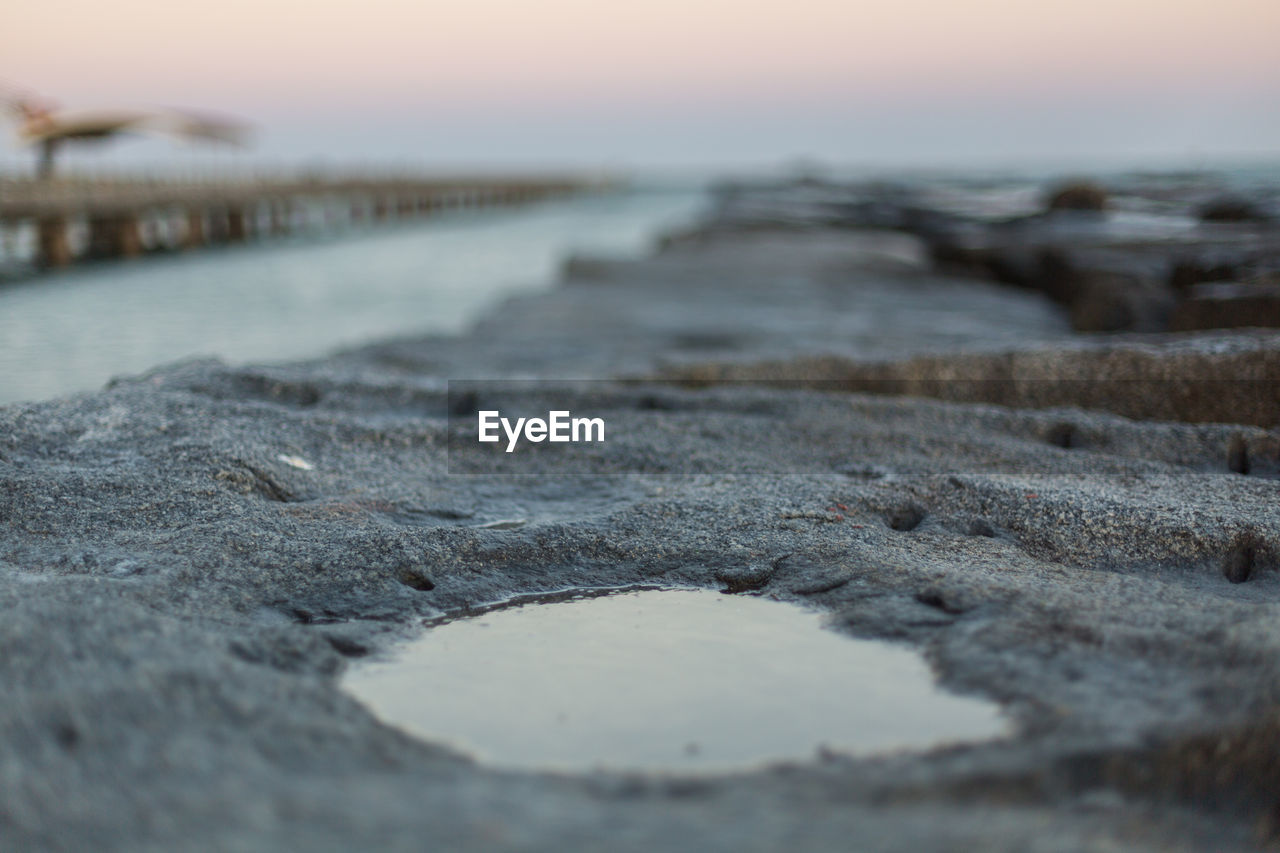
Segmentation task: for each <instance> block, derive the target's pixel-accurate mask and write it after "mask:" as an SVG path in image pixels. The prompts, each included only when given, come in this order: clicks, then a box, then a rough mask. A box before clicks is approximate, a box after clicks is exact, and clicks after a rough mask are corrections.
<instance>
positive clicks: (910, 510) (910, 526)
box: [884, 504, 924, 531]
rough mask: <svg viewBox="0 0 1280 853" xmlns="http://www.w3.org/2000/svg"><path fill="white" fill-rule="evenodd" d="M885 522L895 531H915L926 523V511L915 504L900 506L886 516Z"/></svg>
mask: <svg viewBox="0 0 1280 853" xmlns="http://www.w3.org/2000/svg"><path fill="white" fill-rule="evenodd" d="M884 521H885V524H887V525H889V526H890V527H892V528H893V529H894V530H902V531H907V530H915V529H916V528H917V527H919V526H920V522H922V521H924V510H923V509H921V508H920V507H918V506H916V505H915V504H908V505H907V506H900V507H898V508H897V509H895V510H892V511H891V512H890V513H889V514H888V515H886V516H885V519H884Z"/></svg>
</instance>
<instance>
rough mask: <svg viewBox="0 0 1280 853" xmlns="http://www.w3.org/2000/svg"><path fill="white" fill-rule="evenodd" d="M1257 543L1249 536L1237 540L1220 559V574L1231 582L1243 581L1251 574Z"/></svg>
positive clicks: (1256, 552) (1256, 553)
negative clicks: (1223, 557) (1221, 559)
mask: <svg viewBox="0 0 1280 853" xmlns="http://www.w3.org/2000/svg"><path fill="white" fill-rule="evenodd" d="M1257 555H1258V544H1257V542H1256V541H1255V540H1254V539H1253V537H1251V536H1246V537H1244V538H1243V539H1240V540H1238V541H1237V542H1236V543H1235V545H1233V546H1232V547H1231V550H1230V551H1228V552H1227V556H1226V559H1224V560H1223V561H1222V575H1223V577H1225V578H1226V579H1227V580H1229V581H1231V582H1232V583H1244V582H1245V581H1247V580H1248V579H1249V578H1250V577H1251V576H1252V575H1253V569H1254V562H1255V560H1256V558H1257Z"/></svg>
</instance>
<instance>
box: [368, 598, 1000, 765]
mask: <svg viewBox="0 0 1280 853" xmlns="http://www.w3.org/2000/svg"><path fill="white" fill-rule="evenodd" d="M343 684H344V687H345V688H346V689H347V690H348V691H349V692H350V693H352V694H353V695H354V696H356V698H358V699H359V700H360V701H362V702H363V703H365V705H367V706H368V707H369V708H371V709H372V710H373V712H374V713H375V714H377V716H378V717H379V718H380V719H382V720H384V721H385V722H387V723H389V724H391V725H394V726H397V727H399V728H401V729H403V730H405V731H407V732H409V733H411V734H413V735H416V736H419V737H422V738H426V739H430V740H434V741H440V742H444V743H448V744H451V745H453V746H455V747H457V748H459V749H461V750H462V751H464V752H467V753H469V754H471V755H474V756H475V757H476V758H477V759H478V760H480V761H483V762H485V763H488V764H493V765H500V766H505V767H513V768H527V769H557V770H589V769H594V768H599V767H604V768H609V769H616V770H656V771H664V772H696V773H705V772H718V771H724V770H732V769H738V768H744V767H752V766H756V765H760V764H763V763H766V762H769V761H774V760H781V759H807V758H811V757H813V756H814V754H815V752H816V751H817V750H819V749H828V750H832V751H836V752H843V753H849V754H856V755H866V754H869V753H877V752H885V751H891V750H895V749H902V748H910V749H923V748H928V747H932V746H937V745H940V744H944V743H955V742H960V741H972V740H983V739H987V738H992V737H996V736H999V735H1001V734H1004V733H1005V732H1006V730H1007V726H1006V724H1005V723H1004V721H1003V720H1002V718H1001V717H1000V715H999V711H998V708H997V706H995V705H994V704H992V703H990V702H986V701H982V700H978V699H973V698H968V697H963V696H956V695H954V694H951V693H947V692H945V691H943V690H941V689H939V688H938V687H937V686H936V685H935V684H934V679H933V675H932V673H931V671H930V670H929V667H928V666H927V665H926V664H925V663H924V660H923V659H922V658H921V657H920V655H918V654H916V653H915V652H913V651H911V650H909V649H904V648H899V647H897V646H892V645H888V644H886V643H880V642H873V641H868V640H855V639H851V638H849V637H845V636H842V635H840V634H837V633H835V632H834V631H830V630H827V629H825V628H823V627H822V622H821V617H820V616H819V615H818V614H816V613H813V612H811V611H808V610H805V609H803V608H800V607H796V606H793V605H790V604H783V603H779V602H775V601H767V600H764V599H759V598H750V597H744V596H738V595H722V594H720V593H717V592H712V591H708V590H662V591H646V592H631V593H621V594H616V595H609V596H602V597H596V598H586V599H579V600H574V601H568V602H562V603H556V604H530V605H524V606H521V607H513V608H509V609H505V610H496V611H492V612H489V613H486V614H484V615H482V616H475V617H471V618H466V619H459V620H457V621H454V622H449V623H447V624H444V625H441V626H438V627H435V628H432V629H431V630H429V631H428V632H427V633H426V634H425V635H423V637H422V638H421V639H419V640H417V641H416V642H414V643H412V644H410V645H409V646H407V647H405V648H403V649H401V650H400V652H399V653H398V654H397V656H396V657H395V658H394V659H393V660H390V661H383V662H371V663H366V664H363V665H360V666H356V667H353V669H352V671H351V672H350V673H349V674H348V676H347V677H346V679H345V680H344V683H343Z"/></svg>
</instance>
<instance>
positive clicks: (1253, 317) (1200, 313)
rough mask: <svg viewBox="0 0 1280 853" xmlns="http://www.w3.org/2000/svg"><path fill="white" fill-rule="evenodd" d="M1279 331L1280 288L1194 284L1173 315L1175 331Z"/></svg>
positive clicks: (1279, 285)
mask: <svg viewBox="0 0 1280 853" xmlns="http://www.w3.org/2000/svg"><path fill="white" fill-rule="evenodd" d="M1248 326H1257V327H1267V328H1273V329H1274V328H1280V284H1244V283H1241V282H1224V283H1216V284H1197V285H1195V286H1193V287H1191V288H1190V290H1189V292H1188V293H1187V295H1186V296H1184V297H1183V298H1182V300H1181V301H1180V302H1179V303H1178V305H1177V307H1176V308H1175V309H1174V311H1173V315H1172V317H1171V319H1170V322H1169V327H1170V328H1171V329H1172V330H1174V331H1190V330H1195V329H1234V328H1242V327H1248Z"/></svg>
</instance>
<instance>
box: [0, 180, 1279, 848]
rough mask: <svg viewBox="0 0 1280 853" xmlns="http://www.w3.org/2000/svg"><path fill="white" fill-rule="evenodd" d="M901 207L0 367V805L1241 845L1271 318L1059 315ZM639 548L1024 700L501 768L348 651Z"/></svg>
mask: <svg viewBox="0 0 1280 853" xmlns="http://www.w3.org/2000/svg"><path fill="white" fill-rule="evenodd" d="M824 191H825V190H824ZM744 207H747V208H749V207H750V205H749V204H746V202H744ZM815 207H816V204H815V203H813V200H812V199H810V202H809V203H808V206H807V207H806V208H805V211H806V212H805V215H816V214H814V211H813V209H814V208H815ZM918 248H919V245H918V244H917V242H916V241H915V240H914V239H912V238H909V237H905V236H904V235H902V234H900V233H899V234H894V235H886V234H884V233H881V232H860V231H851V230H847V229H836V228H830V229H820V228H811V227H806V228H795V227H792V226H791V225H788V226H787V227H786V228H784V229H772V230H770V229H765V228H761V229H757V230H755V231H751V232H747V231H724V232H718V233H714V234H713V235H712V236H710V237H708V238H707V239H705V240H701V239H700V240H697V241H691V242H689V243H687V244H683V245H681V246H679V247H678V248H677V249H673V250H672V251H670V252H667V253H664V254H662V255H659V256H657V257H654V258H650V259H646V260H643V261H638V262H635V263H633V264H629V263H619V264H617V265H614V266H612V267H610V268H609V269H608V270H607V282H608V285H607V286H599V287H597V286H582V287H562V288H558V289H556V290H553V291H550V292H546V293H539V294H536V295H530V296H526V297H521V298H517V299H512V300H510V301H508V302H506V303H504V304H503V305H501V306H499V307H497V308H495V309H494V311H493V312H492V313H490V314H489V315H488V316H487V317H486V318H485V319H484V320H483V321H482V322H481V323H480V324H479V325H478V326H477V328H476V329H475V330H474V331H473V332H471V333H469V334H466V335H462V336H458V337H449V338H425V339H420V340H409V339H405V340H399V341H392V342H386V343H381V344H376V345H371V346H368V347H362V348H359V349H356V350H352V351H348V352H345V353H342V354H340V355H337V356H334V357H331V358H326V359H322V360H318V361H315V362H311V363H306V364H293V365H277V366H270V367H231V366H227V365H224V364H221V363H219V362H216V361H207V360H206V361H192V362H187V363H183V364H178V365H172V366H169V367H164V368H159V369H156V370H154V371H152V372H150V373H149V374H147V375H145V376H142V377H132V378H122V379H120V380H118V381H116V382H114V383H113V384H112V385H111V387H109V388H107V389H105V390H103V391H101V392H99V393H93V394H81V395H76V396H74V397H69V398H66V399H62V400H55V401H49V402H43V403H32V404H21V405H11V406H4V407H0V522H2V523H3V531H4V533H3V535H0V617H2V618H0V694H2V695H3V696H4V701H3V702H0V835H2V842H0V843H3V845H4V847H5V848H6V849H15V850H28V849H93V850H108V851H109V850H139V849H153V850H155V849H159V850H164V849H184V848H192V847H196V848H199V849H234V850H248V851H256V850H278V849H344V850H366V849H386V848H397V847H413V848H416V847H443V848H447V849H450V850H461V851H467V850H475V851H480V850H493V849H518V850H527V851H559V850H565V849H577V848H583V847H587V848H607V849H610V850H618V851H652V850H671V851H685V850H688V851H704V850H735V851H736V850H742V851H767V850H777V849H779V848H784V847H785V848H786V849H788V850H793V851H796V853H800V851H810V850H812V851H825V850H844V849H880V848H895V849H911V850H920V851H943V850H954V849H983V850H986V849H1009V850H1015V849H1016V850H1021V849H1037V848H1042V847H1044V846H1045V844H1046V843H1049V844H1050V845H1051V846H1055V847H1060V848H1062V849H1090V848H1097V849H1104V848H1105V849H1125V850H1136V851H1156V850H1168V849H1178V848H1181V849H1214V850H1241V849H1249V848H1250V847H1251V845H1252V838H1253V836H1252V834H1251V833H1253V832H1254V829H1255V827H1257V826H1260V825H1262V826H1271V824H1270V823H1268V821H1272V820H1273V819H1274V808H1275V778H1274V777H1275V772H1274V768H1275V767H1276V766H1277V764H1276V761H1275V748H1276V747H1275V745H1276V732H1277V731H1280V729H1277V726H1276V723H1275V717H1274V715H1275V708H1276V707H1277V706H1278V705H1280V632H1278V631H1277V628H1276V626H1277V624H1278V623H1277V619H1276V604H1275V602H1276V600H1277V590H1280V516H1277V514H1276V512H1275V506H1276V503H1277V500H1276V499H1277V491H1276V481H1275V480H1274V477H1275V476H1276V474H1277V472H1280V431H1278V430H1277V429H1276V428H1275V425H1276V424H1277V422H1278V421H1277V415H1278V412H1277V407H1278V406H1280V395H1276V394H1274V393H1270V392H1273V391H1274V386H1275V381H1276V377H1277V375H1278V374H1277V370H1276V368H1277V365H1278V361H1277V360H1278V359H1280V339H1278V338H1277V334H1276V333H1234V334H1226V333H1218V334H1213V335H1192V336H1187V337H1181V338H1179V337H1174V338H1167V337H1156V338H1137V339H1110V338H1104V339H1099V340H1091V341H1086V342H1080V341H1078V340H1076V339H1074V338H1073V337H1072V336H1071V334H1070V331H1069V330H1068V329H1067V328H1066V327H1065V323H1064V320H1063V318H1062V317H1061V311H1060V310H1059V309H1058V307H1057V306H1055V305H1054V304H1052V303H1050V302H1049V300H1048V299H1046V298H1045V297H1044V296H1043V295H1041V294H1039V293H1032V292H1026V291H1018V290H1012V289H1009V288H1002V287H997V286H994V285H991V284H989V283H984V282H981V281H974V280H972V279H957V278H953V277H946V276H940V275H938V274H937V273H936V272H931V271H928V270H925V269H922V268H921V267H920V265H918V264H915V263H909V262H907V260H909V258H908V256H912V257H914V254H915V252H916V250H917V249H918ZM890 260H892V262H891V263H890V262H889V261H890ZM584 272H591V273H592V274H593V275H594V274H596V272H604V271H603V270H594V271H593V270H590V269H587V270H584ZM601 280H604V279H601ZM714 359H723V360H722V361H715V360H714ZM584 374H586V375H587V376H588V377H591V378H594V379H595V380H596V381H588V380H587V379H582V378H581V377H583V376H584ZM458 376H472V377H475V376H481V377H491V378H497V379H501V378H504V377H505V378H511V377H520V380H519V381H518V382H515V383H513V384H514V386H515V387H513V388H507V389H501V388H498V389H496V390H495V389H494V388H493V387H492V386H490V387H488V388H481V389H480V390H478V391H472V392H470V396H468V392H466V391H464V392H462V393H460V394H453V395H451V394H450V389H449V383H448V380H449V379H450V378H456V377H458ZM566 376H572V377H580V378H579V379H576V380H574V381H569V380H565V379H563V378H561V377H566ZM618 376H631V377H640V378H648V379H655V378H659V379H669V380H677V379H692V380H696V381H699V382H700V387H682V386H681V385H680V384H679V383H678V382H676V381H666V382H662V383H659V384H655V383H653V382H635V381H628V382H622V381H612V379H611V377H618ZM738 380H746V381H738ZM1224 380H1225V381H1224ZM751 383H760V384H751ZM765 383H771V386H766V384H765ZM774 386H776V387H774ZM861 392H872V393H861ZM891 394H896V395H899V396H889V395H891ZM925 396H932V397H934V398H936V399H920V398H921V397H925ZM964 400H968V401H983V402H984V404H982V405H974V404H969V403H963V402H957V401H964ZM494 401H497V403H498V404H499V405H505V402H504V401H511V402H513V403H520V404H522V405H526V406H527V407H528V408H530V409H531V410H533V411H548V410H551V409H555V408H560V407H562V406H569V407H571V408H572V409H573V410H574V411H575V413H583V414H588V413H589V414H591V415H593V416H599V417H603V418H604V419H605V420H606V422H607V423H608V425H609V433H608V435H609V436H610V438H609V440H608V441H607V442H605V443H603V444H601V445H599V446H596V447H593V448H592V449H591V455H590V456H589V457H588V458H587V462H589V463H590V464H589V465H587V466H584V467H582V468H578V469H573V470H566V469H565V468H564V467H563V458H562V457H559V456H556V455H554V454H543V453H531V454H529V455H527V456H521V457H520V459H519V460H517V461H515V462H513V461H512V460H511V459H510V458H509V457H508V456H507V455H506V454H504V453H500V452H499V453H492V452H488V451H487V450H480V449H478V445H474V444H469V443H467V442H462V443H457V442H451V438H453V437H455V435H456V434H458V433H459V432H461V431H462V430H461V427H462V426H465V425H466V424H467V423H469V421H470V419H471V418H472V417H474V416H475V411H476V410H477V409H478V407H480V406H487V405H494V404H495V403H494ZM990 403H994V404H995V405H989V404H990ZM1067 406H1071V407H1076V408H1074V409H1071V410H1067V411H1064V410H1063V409H1062V407H1067ZM1037 407H1053V408H1054V410H1053V411H1038V410H1036V409H1037ZM1136 418H1147V419H1148V420H1135V419H1136ZM1189 422H1194V423H1189ZM1250 424H1254V425H1252V426H1251V425H1250ZM512 465H517V466H521V467H516V468H512V467H511V466H512ZM463 471H466V472H470V473H475V474H477V475H478V476H469V475H468V474H465V473H461V472H463ZM512 519H518V520H519V521H520V522H521V523H519V524H515V523H507V522H505V521H503V520H512ZM655 584H663V585H674V586H695V587H702V588H710V589H719V588H731V589H734V590H736V591H738V592H739V594H744V595H751V594H762V595H770V596H777V597H779V598H781V599H785V600H791V601H807V602H811V603H812V605H813V606H815V607H818V608H821V610H822V612H824V613H826V614H827V615H828V616H829V618H831V620H832V627H833V629H834V630H839V631H844V632H847V633H849V634H853V635H860V636H870V637H877V638H881V639H886V638H888V639H893V640H895V641H897V642H900V643H904V644H907V645H909V646H911V647H913V648H916V649H918V650H920V651H921V652H922V653H924V654H925V655H926V658H927V660H928V661H929V663H930V665H931V666H932V667H933V669H934V671H935V672H936V673H937V675H938V677H939V679H940V680H941V682H942V684H943V685H944V686H945V687H946V688H948V689H952V690H957V691H961V692H963V693H968V694H972V695H976V696H983V697H988V698H990V699H993V700H995V701H999V702H1000V703H1001V704H1002V705H1003V707H1004V709H1005V712H1006V714H1007V716H1008V719H1009V720H1010V722H1011V725H1012V727H1013V728H1012V731H1011V734H1010V736H1009V737H1008V738H1006V739H1003V740H999V741H994V742H984V743H975V744H964V745H956V746H954V747H949V748H945V749H939V750H935V751H931V752H925V753H921V752H910V751H902V752H897V753H894V754H890V755H883V756H878V757H863V756H847V755H843V754H840V753H839V751H838V750H833V749H821V750H818V751H817V752H816V754H815V756H814V758H813V759H812V760H809V761H803V760H802V761H796V762H793V763H792V764H791V765H789V766H785V767H774V768H768V769H762V770H760V771H758V772H752V773H741V774H731V775H723V776H711V777H706V778H699V779H692V780H682V779H663V778H652V777H645V776H637V775H634V774H626V773H616V772H609V771H602V772H599V773H594V774H584V775H573V774H554V773H548V774H536V773H514V772H504V771H501V770H496V769H493V768H492V767H491V766H489V765H487V764H485V763H483V762H481V763H477V762H474V761H471V760H469V759H467V758H465V757H463V756H460V755H459V754H458V753H457V752H456V751H454V750H452V749H451V748H449V747H447V746H445V745H444V744H443V742H442V743H435V742H428V741H419V740H414V739H411V738H409V737H407V736H405V735H404V734H402V733H400V732H399V731H397V730H395V729H392V728H390V727H388V726H385V725H382V724H380V723H379V722H378V720H377V719H375V718H374V717H373V716H372V715H371V714H370V713H369V712H368V711H367V710H366V709H365V708H363V707H362V706H360V705H358V704H357V703H356V702H355V701H354V700H352V699H351V698H350V697H348V696H347V695H346V694H345V693H344V692H343V691H342V690H341V689H340V680H341V678H342V672H343V670H344V668H345V667H347V666H349V665H351V661H352V660H356V659H359V658H360V657H362V656H373V657H377V656H378V655H382V654H386V653H389V652H391V651H392V650H394V648H395V644H396V643H397V642H398V641H400V640H403V639H405V638H408V637H411V636H414V635H415V634H416V633H417V632H420V631H422V630H424V629H426V628H425V626H428V625H431V624H435V623H437V622H438V620H440V619H442V618H448V617H449V616H451V615H458V614H464V613H470V612H474V611H475V610H477V609H481V608H483V607H485V606H489V605H494V604H495V603H498V602H503V601H510V600H512V599H513V598H516V597H518V596H529V595H533V596H537V595H542V594H546V593H548V592H552V593H558V594H560V595H565V594H567V593H566V591H573V590H582V589H596V590H599V589H603V588H612V587H619V586H634V585H649V586H651V585H655ZM517 600H519V599H517ZM811 663H812V662H809V661H805V660H797V665H810V664H811ZM742 666H743V667H744V668H745V669H746V670H747V671H748V673H750V671H751V669H752V667H753V666H755V662H754V661H752V660H751V659H750V657H749V656H744V660H743V661H742ZM828 675H829V677H830V678H833V679H835V678H845V677H847V676H846V674H844V673H838V672H831V673H829V674H828ZM636 687H637V689H641V690H643V689H644V685H636ZM430 690H431V685H430V684H429V683H428V684H424V701H430ZM779 701H780V702H782V703H785V701H786V697H779ZM782 707H783V712H785V710H786V709H785V705H783V706H782ZM512 712H513V713H518V712H519V709H512ZM1046 839H1048V840H1049V841H1048V842H1046Z"/></svg>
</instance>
